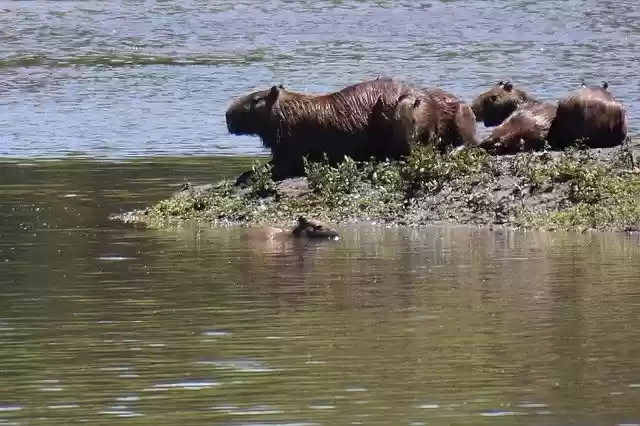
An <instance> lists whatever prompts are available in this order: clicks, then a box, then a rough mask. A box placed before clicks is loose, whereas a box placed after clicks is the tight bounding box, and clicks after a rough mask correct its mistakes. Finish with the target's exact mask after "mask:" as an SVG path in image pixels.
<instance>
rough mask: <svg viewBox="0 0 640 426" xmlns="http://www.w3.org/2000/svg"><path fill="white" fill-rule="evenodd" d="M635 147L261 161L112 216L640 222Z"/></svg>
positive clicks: (601, 225)
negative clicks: (288, 168)
mask: <svg viewBox="0 0 640 426" xmlns="http://www.w3.org/2000/svg"><path fill="white" fill-rule="evenodd" d="M637 155H638V148H637V147H636V146H630V145H625V146H624V147H619V148H614V149H598V150H580V149H571V150H568V151H565V152H538V153H521V154H517V155H507V156H498V157H496V156H490V155H488V154H487V153H486V152H484V151H482V150H479V149H462V150H459V151H457V152H454V153H448V154H441V153H438V152H435V151H434V150H432V149H430V148H428V147H420V148H417V149H415V150H414V151H413V153H412V154H411V156H410V157H408V158H407V159H406V160H405V161H401V162H365V163H356V162H353V161H351V160H349V159H346V160H345V161H344V162H343V163H341V164H339V165H338V166H336V167H331V166H329V165H327V164H324V163H310V164H306V165H305V168H306V171H307V176H308V177H305V178H295V179H287V180H284V181H281V182H273V181H272V180H271V178H270V172H269V167H268V166H267V165H266V164H264V163H259V162H256V163H255V165H254V166H253V167H254V170H255V177H254V179H253V180H252V182H250V183H249V184H248V185H247V186H244V187H238V186H235V185H234V184H233V182H234V181H235V177H230V180H228V181H222V182H218V183H216V184H208V185H200V186H189V185H187V186H185V187H184V188H183V190H181V191H179V192H178V193H176V194H174V195H173V196H171V197H170V198H168V199H165V200H161V201H159V202H158V203H156V204H154V205H152V206H150V207H148V208H146V209H144V210H137V211H132V212H128V213H124V214H121V215H118V216H115V217H114V218H116V219H119V220H123V221H125V222H129V223H136V224H143V225H145V226H150V227H155V228H162V227H167V226H175V225H179V224H180V223H182V222H183V221H185V220H197V221H204V222H212V223H219V224H230V225H247V224H269V225H274V224H276V225H282V226H289V225H291V224H293V223H294V222H295V219H296V218H297V217H298V216H300V215H304V216H306V217H311V218H316V219H319V220H323V221H328V222H333V223H337V224H343V223H349V222H363V221H365V222H366V221H371V222H377V223H384V224H389V225H401V226H419V225H425V224H441V223H452V224H461V225H480V226H505V227H515V228H526V229H547V230H561V229H566V230H574V229H575V230H586V229H596V230H607V231H625V230H626V231H634V230H637V229H638V228H639V227H640V198H639V194H640V173H639V172H640V171H639V169H638V168H637V167H636V162H635V160H634V158H637Z"/></svg>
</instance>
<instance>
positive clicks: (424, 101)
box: [391, 89, 478, 155]
mask: <svg viewBox="0 0 640 426" xmlns="http://www.w3.org/2000/svg"><path fill="white" fill-rule="evenodd" d="M455 99H458V98H456V97H454V96H452V95H450V94H449V93H447V92H444V91H442V90H440V89H436V90H432V89H429V90H422V91H420V92H419V93H409V94H403V95H401V96H400V97H399V99H398V103H397V105H396V108H395V110H394V113H393V117H392V119H391V126H392V134H393V143H392V145H393V146H394V147H397V148H399V149H402V151H403V153H404V154H405V155H406V154H408V152H409V150H410V148H411V146H412V145H413V144H414V143H419V144H431V145H433V146H435V147H437V148H440V149H445V148H446V147H457V146H460V145H463V144H464V145H472V146H475V145H477V144H478V141H477V138H476V118H475V115H474V114H473V111H472V110H471V108H470V107H469V105H467V104H464V103H462V102H460V101H459V100H455Z"/></svg>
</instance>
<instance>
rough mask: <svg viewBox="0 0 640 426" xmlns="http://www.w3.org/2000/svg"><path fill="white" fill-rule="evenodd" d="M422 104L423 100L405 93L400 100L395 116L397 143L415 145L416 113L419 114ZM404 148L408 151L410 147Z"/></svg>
mask: <svg viewBox="0 0 640 426" xmlns="http://www.w3.org/2000/svg"><path fill="white" fill-rule="evenodd" d="M421 103H422V99H420V98H419V97H417V96H412V95H410V94H407V93H403V94H402V95H400V97H399V98H398V104H397V105H396V109H395V111H394V114H393V134H394V135H395V137H396V141H397V143H400V141H403V142H404V143H405V144H407V145H411V144H413V142H414V139H415V138H416V136H417V135H416V132H417V126H416V121H417V117H416V113H418V112H419V110H418V108H419V107H420V104H421ZM404 148H406V149H408V148H409V146H407V147H404Z"/></svg>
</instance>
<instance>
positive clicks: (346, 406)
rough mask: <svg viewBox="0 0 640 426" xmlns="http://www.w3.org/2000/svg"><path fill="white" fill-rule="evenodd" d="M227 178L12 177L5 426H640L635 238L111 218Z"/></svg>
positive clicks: (51, 172) (3, 346) (199, 167)
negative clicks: (327, 229)
mask: <svg viewBox="0 0 640 426" xmlns="http://www.w3.org/2000/svg"><path fill="white" fill-rule="evenodd" d="M230 163H231V161H225V160H220V159H218V160H215V159H209V160H205V159H203V160H198V161H196V160H170V159H167V160H158V159H156V160H153V161H151V160H149V161H146V162H142V163H114V162H112V163H94V162H89V161H75V162H48V163H33V162H30V161H24V162H23V163H22V164H19V165H17V164H6V163H4V164H0V179H2V182H3V186H2V187H1V188H0V371H1V372H2V374H1V375H0V425H8V424H20V425H70V424H91V425H115V424H128V425H145V426H146V425H154V426H157V425H167V426H169V425H178V424H191V425H214V424H215V425H247V426H253V425H256V426H257V425H351V424H363V425H423V424H430V425H452V424H481V425H495V424H505V425H511V424H524V425H568V424H578V425H622V424H625V425H627V424H638V423H640V411H638V407H640V332H639V331H638V321H639V320H640V279H639V278H638V277H639V276H640V256H639V247H638V242H639V240H638V237H631V236H626V235H625V234H608V235H603V234H594V235H589V234H576V235H567V234H558V233H546V234H534V233H527V234H523V233H512V232H506V231H495V232H489V231H485V230H478V229H473V228H472V229H468V228H425V229H420V230H415V229H414V230H412V229H381V228H372V227H364V226H357V227H340V228H339V229H340V232H341V234H342V240H341V241H339V242H328V243H301V242H300V243H296V242H288V243H281V244H276V243H269V242H267V241H264V240H259V239H257V240H251V239H246V238H241V237H242V236H243V230H242V229H237V228H236V229H226V228H223V229H220V228H204V229H200V230H197V229H193V228H191V229H189V228H180V229H176V230H168V231H153V230H144V229H136V228H134V227H132V226H130V225H124V224H120V223H116V222H109V221H108V220H107V219H106V218H107V216H108V215H109V214H110V213H115V212H118V211H119V210H120V209H130V208H132V207H136V206H143V205H148V204H149V203H150V202H152V201H155V200H158V199H160V198H162V197H165V196H167V195H168V194H170V193H171V192H172V191H174V190H176V189H177V188H178V187H179V185H180V184H181V183H182V180H183V178H184V177H188V178H190V179H191V180H192V181H193V182H194V183H202V182H207V181H211V180H215V179H217V178H218V177H219V176H220V174H221V173H231V172H232V171H234V170H235V166H233V167H232V166H230V165H229V164H230ZM238 163H241V161H238ZM242 167H243V166H242V165H241V164H238V168H242ZM244 167H246V165H245V166H244ZM232 169H233V170H232Z"/></svg>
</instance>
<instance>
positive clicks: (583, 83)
mask: <svg viewBox="0 0 640 426" xmlns="http://www.w3.org/2000/svg"><path fill="white" fill-rule="evenodd" d="M580 85H581V86H582V88H583V89H584V88H585V87H587V83H585V82H584V79H582V80H580Z"/></svg>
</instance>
